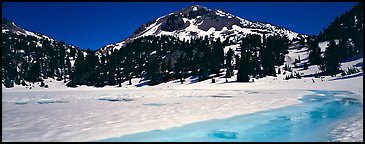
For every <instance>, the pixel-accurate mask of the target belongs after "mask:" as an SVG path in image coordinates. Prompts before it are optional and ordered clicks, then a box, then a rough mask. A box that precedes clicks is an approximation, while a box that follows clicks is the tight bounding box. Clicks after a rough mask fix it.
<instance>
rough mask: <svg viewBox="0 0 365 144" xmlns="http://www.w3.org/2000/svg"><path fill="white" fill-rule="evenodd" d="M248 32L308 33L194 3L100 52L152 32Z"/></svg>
mask: <svg viewBox="0 0 365 144" xmlns="http://www.w3.org/2000/svg"><path fill="white" fill-rule="evenodd" d="M247 34H259V35H263V34H265V35H267V36H268V35H274V34H276V35H282V36H283V35H285V36H287V37H288V38H289V40H299V39H301V38H304V37H307V36H306V35H302V34H299V33H297V32H293V31H291V30H288V29H285V28H282V27H279V26H275V25H272V24H269V23H263V22H254V21H249V20H246V19H243V18H240V17H237V16H235V15H232V14H230V13H228V12H226V11H224V10H221V9H208V8H207V7H203V6H199V5H193V6H190V7H187V8H184V9H182V10H180V11H177V12H173V13H170V14H168V15H165V16H162V17H159V18H157V19H156V20H153V21H150V22H148V23H146V24H143V25H142V26H141V27H139V28H138V29H137V30H136V31H135V32H134V33H133V34H132V35H131V36H130V37H129V38H127V39H125V40H123V41H121V42H118V43H114V44H109V45H106V46H105V47H103V48H101V49H100V52H102V53H106V52H108V51H111V50H113V49H120V48H121V47H123V46H124V45H125V44H126V43H128V42H130V41H133V40H134V39H136V38H139V37H143V36H150V35H154V36H161V35H170V36H175V37H178V38H179V39H180V40H184V39H185V40H189V39H191V38H195V37H205V36H208V37H209V38H210V39H214V40H216V39H217V38H220V40H221V41H224V40H226V39H228V40H231V41H233V42H238V41H239V40H240V38H242V37H244V36H246V35H247Z"/></svg>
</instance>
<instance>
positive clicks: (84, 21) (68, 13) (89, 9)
mask: <svg viewBox="0 0 365 144" xmlns="http://www.w3.org/2000/svg"><path fill="white" fill-rule="evenodd" d="M193 4H198V5H202V6H206V7H208V8H210V9H224V10H225V11H227V12H229V13H231V14H233V15H236V16H239V17H241V18H244V19H247V20H253V21H263V22H269V23H272V24H275V25H278V26H282V27H285V28H288V29H290V30H293V31H296V32H299V33H303V34H309V35H313V34H318V33H319V31H321V30H322V29H323V28H326V27H327V26H328V25H329V24H330V22H331V21H333V20H334V19H335V17H336V16H339V15H340V14H342V13H344V12H345V11H348V10H350V9H351V8H352V6H354V5H355V4H356V2H320V3H319V2H257V3H255V2H136V3H133V2H128V3H127V2H119V3H118V2H117V3H114V2H105V3H102V2H37V3H36V2H31V3H28V2H2V14H3V17H5V18H8V19H10V20H12V21H14V22H15V23H17V24H18V25H19V26H21V27H23V28H24V29H27V30H29V31H34V32H38V33H42V34H45V35H48V36H51V37H53V38H55V39H56V40H64V41H65V42H66V43H68V44H72V45H75V46H78V47H80V48H83V49H87V48H90V49H98V48H100V47H102V46H104V45H106V44H110V43H115V42H119V41H122V40H124V39H125V38H127V37H129V36H130V35H131V34H132V33H133V32H134V31H135V30H136V29H137V28H138V27H139V26H141V25H142V24H144V23H147V22H149V21H151V20H154V19H156V18H158V17H160V16H163V15H166V14H169V13H172V12H175V11H178V10H180V9H182V8H184V7H188V6H190V5H193Z"/></svg>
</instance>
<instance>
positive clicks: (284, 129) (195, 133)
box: [101, 91, 363, 142]
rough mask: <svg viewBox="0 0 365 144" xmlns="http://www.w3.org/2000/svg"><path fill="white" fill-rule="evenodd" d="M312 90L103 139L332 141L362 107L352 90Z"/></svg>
mask: <svg viewBox="0 0 365 144" xmlns="http://www.w3.org/2000/svg"><path fill="white" fill-rule="evenodd" d="M313 92H315V94H312V95H305V96H303V98H301V99H300V100H301V101H302V102H303V103H301V104H298V105H293V106H288V107H284V108H279V109H273V110H268V111H261V112H257V113H253V114H248V115H240V116H235V117H231V118H226V119H215V120H209V121H202V122H197V123H192V124H188V125H184V126H181V127H175V128H170V129H166V130H154V131H148V132H142V133H137V134H132V135H126V136H122V137H117V138H110V139H104V140H101V141H231V142H233V141H332V140H333V138H332V137H333V136H331V131H332V130H333V128H334V126H335V125H337V124H339V123H340V122H341V121H344V120H346V119H348V118H349V117H351V116H354V115H357V114H360V113H361V112H362V110H363V108H362V103H361V102H359V101H357V100H356V99H354V98H351V97H350V96H351V95H352V93H350V92H346V91H313ZM338 95H342V96H338Z"/></svg>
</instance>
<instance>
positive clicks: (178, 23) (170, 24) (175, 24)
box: [161, 14, 186, 32]
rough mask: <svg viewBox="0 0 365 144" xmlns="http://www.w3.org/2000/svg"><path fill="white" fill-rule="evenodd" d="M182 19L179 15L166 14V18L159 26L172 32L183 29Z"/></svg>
mask: <svg viewBox="0 0 365 144" xmlns="http://www.w3.org/2000/svg"><path fill="white" fill-rule="evenodd" d="M184 26H186V25H184V20H183V19H182V17H181V15H178V14H173V15H170V16H168V18H167V20H166V22H165V23H163V25H162V26H161V30H163V31H168V32H172V31H175V30H181V29H184Z"/></svg>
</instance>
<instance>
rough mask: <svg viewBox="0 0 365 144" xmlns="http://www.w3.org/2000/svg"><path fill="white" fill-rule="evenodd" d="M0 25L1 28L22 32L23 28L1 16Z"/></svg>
mask: <svg viewBox="0 0 365 144" xmlns="http://www.w3.org/2000/svg"><path fill="white" fill-rule="evenodd" d="M1 27H2V29H3V30H9V31H12V32H22V33H24V29H23V28H21V27H19V26H17V25H16V24H15V23H14V22H13V21H11V20H9V19H7V18H4V17H2V24H1Z"/></svg>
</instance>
